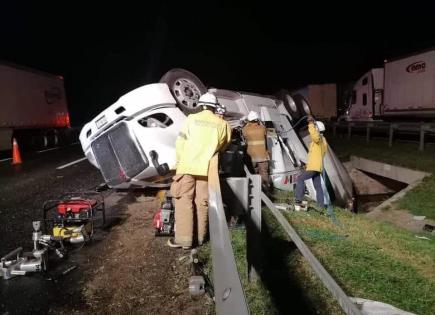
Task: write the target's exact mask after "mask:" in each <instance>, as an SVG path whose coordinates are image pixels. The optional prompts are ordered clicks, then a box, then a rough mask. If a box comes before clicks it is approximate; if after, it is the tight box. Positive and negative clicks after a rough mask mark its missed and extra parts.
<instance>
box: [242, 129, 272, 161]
mask: <svg viewBox="0 0 435 315" xmlns="http://www.w3.org/2000/svg"><path fill="white" fill-rule="evenodd" d="M242 133H243V137H245V139H246V142H247V145H248V148H247V152H248V155H249V156H250V157H251V161H252V162H253V163H256V162H264V161H269V154H268V152H267V149H266V127H264V126H263V125H261V124H259V123H256V122H248V123H247V124H246V125H245V127H243V129H242Z"/></svg>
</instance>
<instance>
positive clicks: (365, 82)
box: [362, 77, 368, 85]
mask: <svg viewBox="0 0 435 315" xmlns="http://www.w3.org/2000/svg"><path fill="white" fill-rule="evenodd" d="M367 81H368V80H367V77H365V78H364V79H363V80H362V85H367Z"/></svg>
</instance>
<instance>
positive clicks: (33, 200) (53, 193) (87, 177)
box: [0, 144, 116, 314]
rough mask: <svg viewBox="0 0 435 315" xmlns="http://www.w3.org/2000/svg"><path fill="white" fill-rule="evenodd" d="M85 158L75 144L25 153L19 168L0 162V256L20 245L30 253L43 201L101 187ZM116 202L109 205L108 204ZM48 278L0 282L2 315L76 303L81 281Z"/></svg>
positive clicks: (77, 257)
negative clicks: (35, 221) (66, 193)
mask: <svg viewBox="0 0 435 315" xmlns="http://www.w3.org/2000/svg"><path fill="white" fill-rule="evenodd" d="M83 157H84V156H83V152H82V150H81V147H80V145H79V144H74V145H71V146H68V147H62V148H56V149H53V150H49V151H42V152H28V153H24V154H23V156H22V159H23V163H22V164H20V165H15V166H12V165H11V163H10V162H11V161H10V160H2V161H0V240H1V241H0V257H1V256H3V255H5V254H7V253H8V252H10V251H11V250H13V249H15V248H17V247H19V246H22V247H24V250H25V251H31V249H32V240H31V237H32V221H34V220H40V219H41V218H42V205H43V203H44V202H45V201H46V200H48V199H56V198H58V197H59V196H60V195H61V194H63V193H65V192H78V191H85V190H89V189H94V188H95V187H96V186H97V185H99V184H101V183H102V182H103V179H102V177H101V175H100V172H99V171H98V170H97V169H96V168H95V167H94V166H92V165H91V164H90V163H89V162H88V161H87V160H83ZM77 161H79V162H77ZM71 162H76V163H74V164H70V163H71ZM66 165H67V166H66ZM106 194H107V195H109V194H110V192H109V193H106ZM112 199H113V198H112ZM115 202H116V201H115V200H112V204H113V203H115ZM109 208H110V205H109ZM100 236H101V235H100ZM83 259H84V257H81V256H80V255H75V256H74V257H73V259H72V260H71V259H69V260H68V262H66V263H63V264H60V266H58V267H56V266H53V272H62V271H64V270H65V269H66V268H68V267H70V266H72V265H71V264H72V263H77V262H80V260H83ZM52 276H53V274H52V275H44V276H43V275H34V276H30V277H27V276H26V277H16V278H14V279H11V280H3V279H0V314H46V313H49V310H50V307H51V306H52V305H54V304H56V303H63V304H71V305H75V304H77V303H80V301H77V298H76V295H75V294H74V287H75V284H77V283H78V282H79V277H77V276H74V275H73V276H72V277H73V278H71V277H70V278H68V279H64V280H62V279H61V280H60V281H49V280H48V279H49V277H52ZM66 283H67V286H66ZM66 288H67V289H66Z"/></svg>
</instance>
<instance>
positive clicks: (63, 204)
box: [43, 192, 105, 244]
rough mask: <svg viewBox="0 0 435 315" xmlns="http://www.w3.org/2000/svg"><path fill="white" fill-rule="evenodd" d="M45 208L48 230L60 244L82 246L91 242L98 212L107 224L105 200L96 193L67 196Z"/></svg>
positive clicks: (48, 203)
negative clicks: (66, 243)
mask: <svg viewBox="0 0 435 315" xmlns="http://www.w3.org/2000/svg"><path fill="white" fill-rule="evenodd" d="M43 208H44V221H45V223H46V230H47V232H49V231H51V233H52V235H53V238H54V239H56V240H59V241H60V242H68V243H71V244H81V243H84V242H86V241H88V240H90V238H91V237H92V235H93V233H94V219H95V214H96V213H95V212H96V211H101V212H102V214H103V225H104V223H105V208H104V199H103V197H102V195H101V194H98V193H95V192H85V193H83V192H81V193H69V194H65V195H63V196H61V198H60V199H59V200H50V201H48V202H46V204H44V207H43ZM47 225H48V226H47Z"/></svg>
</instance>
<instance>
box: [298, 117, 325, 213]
mask: <svg viewBox="0 0 435 315" xmlns="http://www.w3.org/2000/svg"><path fill="white" fill-rule="evenodd" d="M307 121H308V132H309V133H310V138H311V143H310V147H309V149H308V159H307V165H306V168H305V170H304V171H303V172H302V174H301V175H300V176H299V177H298V179H297V181H296V198H295V210H296V211H301V210H303V211H306V210H307V203H306V202H305V203H304V202H303V198H304V192H305V181H306V180H308V179H312V180H313V184H314V188H315V189H316V199H317V203H318V205H319V206H320V207H322V208H324V207H325V204H324V196H323V189H322V183H321V177H320V175H321V174H322V170H323V157H324V156H325V154H326V151H327V150H328V144H327V142H326V139H325V137H324V136H323V132H324V131H325V125H324V124H323V123H322V122H321V121H314V118H313V116H311V115H308V118H307Z"/></svg>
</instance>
